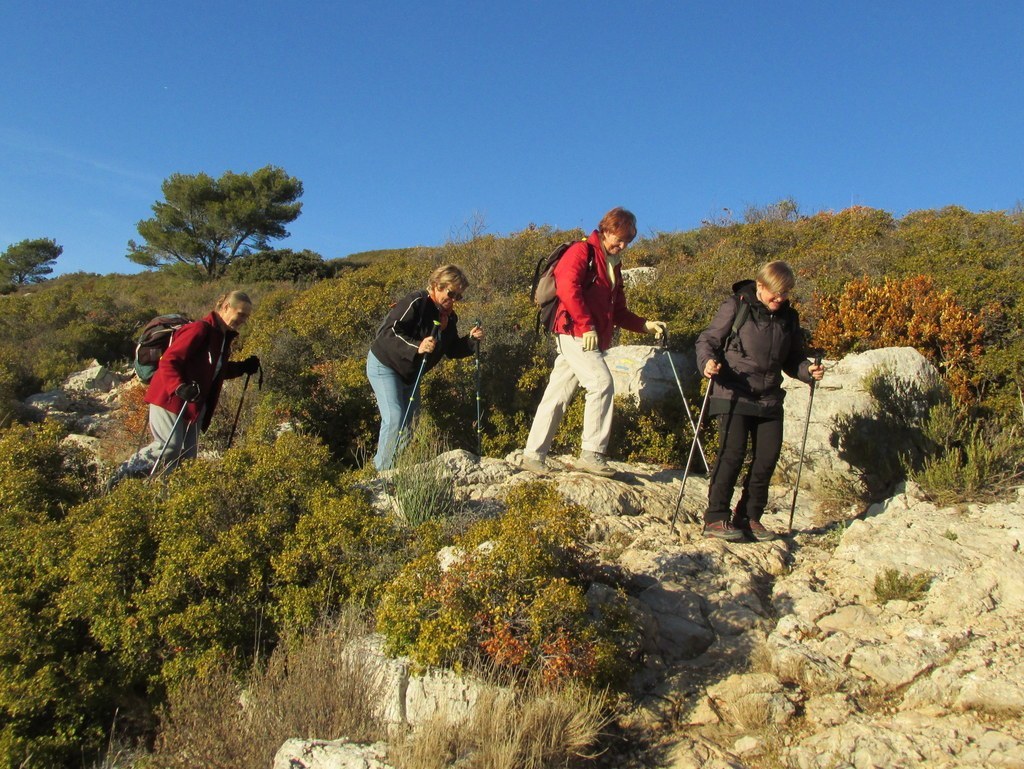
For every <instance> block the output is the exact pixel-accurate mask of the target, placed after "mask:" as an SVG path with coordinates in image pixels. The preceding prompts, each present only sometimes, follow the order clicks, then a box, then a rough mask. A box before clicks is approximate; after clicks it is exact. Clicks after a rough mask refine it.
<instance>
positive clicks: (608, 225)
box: [597, 206, 636, 241]
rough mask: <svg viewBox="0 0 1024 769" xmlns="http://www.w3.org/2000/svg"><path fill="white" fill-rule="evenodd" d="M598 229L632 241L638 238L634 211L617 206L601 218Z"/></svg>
mask: <svg viewBox="0 0 1024 769" xmlns="http://www.w3.org/2000/svg"><path fill="white" fill-rule="evenodd" d="M597 229H598V230H600V231H601V232H607V233H609V234H611V235H615V236H617V237H619V238H621V239H622V240H625V241H630V240H632V239H633V238H635V237H636V216H635V215H634V214H633V212H632V211H627V210H626V209H625V208H622V207H621V206H617V207H615V208H613V209H612V210H611V211H609V212H608V213H606V214H605V215H604V216H603V217H602V218H601V221H600V223H599V224H598V225H597Z"/></svg>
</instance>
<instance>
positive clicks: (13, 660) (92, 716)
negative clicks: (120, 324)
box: [0, 423, 116, 767]
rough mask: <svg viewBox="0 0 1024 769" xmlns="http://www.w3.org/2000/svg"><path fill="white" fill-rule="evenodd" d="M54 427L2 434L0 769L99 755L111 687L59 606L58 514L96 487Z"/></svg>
mask: <svg viewBox="0 0 1024 769" xmlns="http://www.w3.org/2000/svg"><path fill="white" fill-rule="evenodd" d="M63 435H64V433H63V430H62V429H61V428H60V427H59V426H58V425H56V424H54V423H44V424H43V425H41V426H33V427H21V426H18V425H15V426H12V427H11V428H9V429H7V430H4V431H3V432H0V614H2V616H3V618H4V621H3V624H2V628H0V766H7V767H21V766H63V765H68V764H71V763H73V762H77V761H79V760H81V756H82V755H83V754H84V755H95V754H96V753H98V751H99V750H100V749H101V748H102V747H103V745H104V742H105V734H106V730H107V728H109V726H110V724H111V722H112V720H113V715H114V710H115V701H116V700H115V698H116V688H115V687H114V686H113V685H112V682H111V680H110V676H109V675H108V671H107V669H106V667H107V666H106V660H105V659H104V656H103V655H102V653H100V651H99V650H98V649H97V648H96V645H95V644H94V643H93V642H92V641H91V639H90V638H89V636H88V634H87V632H86V628H85V627H84V626H83V625H82V624H81V623H79V622H76V621H75V620H74V619H73V618H69V617H66V616H64V615H63V614H62V613H61V612H60V611H59V610H58V608H57V605H56V600H55V597H56V595H57V594H58V593H59V591H60V590H61V589H62V588H63V586H64V574H63V568H62V567H63V564H64V560H65V558H66V556H67V551H68V550H69V548H70V546H71V542H72V538H71V536H70V534H69V531H68V527H67V523H66V520H65V511H66V510H67V509H68V508H69V507H70V506H72V505H74V504H76V503H77V502H79V501H80V500H81V499H82V498H83V497H84V496H85V495H86V494H87V493H89V492H90V491H94V490H95V488H96V479H95V477H94V475H93V474H92V472H91V471H90V470H89V467H88V464H87V462H86V458H85V456H84V454H83V453H82V452H81V450H79V449H76V448H74V447H71V446H68V445H65V444H63V443H61V438H62V437H63Z"/></svg>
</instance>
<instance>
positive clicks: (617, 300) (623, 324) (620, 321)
mask: <svg viewBox="0 0 1024 769" xmlns="http://www.w3.org/2000/svg"><path fill="white" fill-rule="evenodd" d="M612 302H613V303H614V305H613V309H612V312H613V315H612V318H613V321H614V323H615V325H616V326H618V327H619V328H624V329H626V330H627V331H635V332H637V333H638V334H643V333H645V332H646V331H647V319H646V318H641V317H640V316H639V315H637V314H636V313H635V312H633V311H632V310H630V309H629V308H628V307H627V306H626V291H625V289H624V288H623V287H622V265H619V264H617V265H615V288H614V289H613V295H612Z"/></svg>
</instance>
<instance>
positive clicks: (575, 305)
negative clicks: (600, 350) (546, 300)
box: [555, 241, 597, 334]
mask: <svg viewBox="0 0 1024 769" xmlns="http://www.w3.org/2000/svg"><path fill="white" fill-rule="evenodd" d="M589 248H590V246H589V245H588V244H587V243H586V242H583V241H581V242H579V243H573V244H572V245H571V246H569V249H568V250H567V251H566V252H565V254H563V255H562V258H561V259H559V260H558V264H556V265H555V293H556V294H557V295H558V301H559V302H560V303H561V304H562V306H563V307H564V308H565V310H566V312H568V313H569V317H571V318H572V322H573V333H576V332H578V333H580V334H582V333H584V332H586V331H596V330H597V326H596V325H595V324H594V318H593V316H591V314H590V309H589V308H588V307H587V303H586V301H585V300H584V298H583V289H584V287H585V286H586V284H587V281H588V280H589V279H590V275H589V274H588V270H587V256H588V249H589ZM594 267H595V268H596V267H597V260H596V259H595V261H594Z"/></svg>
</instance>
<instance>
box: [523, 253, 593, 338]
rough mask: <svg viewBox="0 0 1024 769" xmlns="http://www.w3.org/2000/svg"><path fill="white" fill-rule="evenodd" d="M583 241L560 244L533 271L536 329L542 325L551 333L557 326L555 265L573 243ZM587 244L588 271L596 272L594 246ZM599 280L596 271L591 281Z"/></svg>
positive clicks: (532, 286)
mask: <svg viewBox="0 0 1024 769" xmlns="http://www.w3.org/2000/svg"><path fill="white" fill-rule="evenodd" d="M578 242H581V241H576V240H569V241H566V242H565V243H561V244H559V246H558V247H557V248H556V249H555V250H554V251H552V252H551V253H550V254H548V255H547V256H542V257H541V258H540V259H538V260H537V267H536V268H535V269H534V271H533V284H532V285H531V286H530V301H532V302H533V303H534V304H535V305H537V324H536V328H535V330H536V331H539V330H540V328H541V326H543V327H544V331H545V332H547V333H551V330H552V329H553V328H554V326H555V308H556V307H558V295H557V294H556V293H555V265H556V264H558V262H559V261H560V260H561V258H562V257H563V256H564V255H565V252H566V251H567V250H569V246H571V245H572V244H573V243H578ZM582 242H584V243H586V244H587V272H588V273H592V272H594V246H593V245H591V244H590V243H589V242H587V241H586V240H584V241H582ZM595 280H597V275H596V273H595V274H594V276H593V278H591V281H590V282H591V283H593V282H594V281H595Z"/></svg>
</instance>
